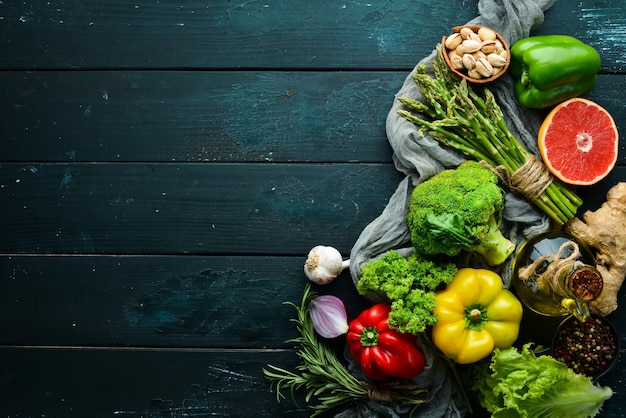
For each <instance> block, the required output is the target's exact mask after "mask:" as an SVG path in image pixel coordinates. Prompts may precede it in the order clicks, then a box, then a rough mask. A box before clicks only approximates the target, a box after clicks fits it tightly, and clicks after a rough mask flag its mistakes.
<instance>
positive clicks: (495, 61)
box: [487, 53, 506, 67]
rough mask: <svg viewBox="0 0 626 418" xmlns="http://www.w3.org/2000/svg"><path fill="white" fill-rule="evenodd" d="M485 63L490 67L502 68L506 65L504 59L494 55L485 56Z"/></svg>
mask: <svg viewBox="0 0 626 418" xmlns="http://www.w3.org/2000/svg"><path fill="white" fill-rule="evenodd" d="M487 61H489V64H491V66H492V67H504V66H505V65H506V58H504V57H502V56H500V55H498V54H495V53H493V54H489V55H487Z"/></svg>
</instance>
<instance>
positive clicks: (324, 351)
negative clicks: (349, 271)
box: [263, 284, 428, 417]
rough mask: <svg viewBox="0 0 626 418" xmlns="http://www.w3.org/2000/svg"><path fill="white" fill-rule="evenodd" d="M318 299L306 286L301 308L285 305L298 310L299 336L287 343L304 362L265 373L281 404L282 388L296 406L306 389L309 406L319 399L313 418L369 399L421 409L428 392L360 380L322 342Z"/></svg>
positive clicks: (410, 386) (269, 368)
mask: <svg viewBox="0 0 626 418" xmlns="http://www.w3.org/2000/svg"><path fill="white" fill-rule="evenodd" d="M315 296H316V294H315V292H314V291H312V289H311V286H310V285H308V284H307V286H306V288H305V290H304V293H303V296H302V302H301V304H300V306H297V305H296V304H294V303H292V302H285V304H286V305H290V306H293V307H294V308H295V309H296V312H297V317H296V318H295V319H292V320H291V321H293V322H295V323H296V324H297V329H298V332H299V334H300V336H299V337H297V338H293V339H290V340H288V341H286V342H287V343H295V344H297V351H296V353H297V355H298V357H300V360H301V363H300V364H299V365H298V366H296V371H295V372H293V371H289V370H285V369H283V368H280V367H277V366H274V365H271V364H270V365H268V366H267V368H265V369H263V374H264V375H265V377H266V378H267V379H268V380H269V381H270V385H271V388H272V389H275V390H276V398H277V400H278V401H280V400H281V399H284V398H285V396H284V395H283V394H282V391H283V389H287V390H289V391H290V393H291V398H292V400H293V401H294V403H296V400H295V392H296V391H297V390H299V389H304V390H306V396H305V400H306V402H307V403H310V402H311V400H312V399H313V398H317V400H318V403H317V404H313V405H309V407H310V408H311V409H312V410H313V413H312V415H311V417H316V416H318V415H320V414H322V413H324V412H326V411H328V410H331V409H334V408H337V407H340V406H346V405H349V404H353V403H359V402H367V401H368V400H371V399H374V400H385V401H392V402H399V403H404V404H410V405H415V406H418V405H420V404H422V403H423V402H424V400H425V399H426V395H427V394H428V391H427V390H426V389H420V388H417V387H416V386H415V385H414V384H412V383H411V382H405V381H392V382H385V383H381V384H380V385H373V384H370V383H368V382H364V381H362V380H359V379H357V378H356V377H355V376H354V375H352V374H351V373H350V372H349V371H348V369H347V368H346V367H345V366H344V364H343V363H342V362H341V361H340V360H339V359H338V358H337V356H336V354H335V352H334V351H333V350H332V349H331V348H330V347H328V346H327V345H325V344H324V343H323V342H322V341H320V340H319V339H318V338H317V336H316V334H315V330H314V329H313V321H312V320H311V317H310V315H309V309H310V305H311V301H312V299H313V298H314V297H315Z"/></svg>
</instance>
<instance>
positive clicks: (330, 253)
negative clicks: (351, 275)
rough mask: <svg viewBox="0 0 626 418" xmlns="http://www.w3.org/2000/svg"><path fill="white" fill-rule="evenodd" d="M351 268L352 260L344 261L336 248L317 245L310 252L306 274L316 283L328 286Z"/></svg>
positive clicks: (305, 268)
mask: <svg viewBox="0 0 626 418" xmlns="http://www.w3.org/2000/svg"><path fill="white" fill-rule="evenodd" d="M349 266H350V260H346V261H343V259H342V257H341V253H339V250H337V249H336V248H333V247H329V246H324V245H317V246H315V247H313V248H312V249H311V251H309V255H308V257H307V259H306V262H305V263H304V274H306V276H307V277H308V278H309V280H311V281H312V282H314V283H317V284H328V283H330V282H332V281H333V280H335V277H337V276H338V275H339V273H341V272H342V271H343V270H344V269H345V268H347V267H349Z"/></svg>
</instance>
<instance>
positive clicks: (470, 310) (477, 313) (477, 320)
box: [465, 303, 489, 331]
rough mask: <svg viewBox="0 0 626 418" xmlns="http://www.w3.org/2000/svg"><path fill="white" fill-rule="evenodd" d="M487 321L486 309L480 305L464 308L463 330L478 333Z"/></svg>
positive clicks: (475, 304)
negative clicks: (466, 329)
mask: <svg viewBox="0 0 626 418" xmlns="http://www.w3.org/2000/svg"><path fill="white" fill-rule="evenodd" d="M488 321H489V318H487V309H486V308H485V307H484V306H483V305H481V304H480V303H474V304H473V305H470V306H468V307H467V308H465V328H469V329H472V330H474V331H480V330H481V329H482V327H483V326H485V324H486V323H487V322H488Z"/></svg>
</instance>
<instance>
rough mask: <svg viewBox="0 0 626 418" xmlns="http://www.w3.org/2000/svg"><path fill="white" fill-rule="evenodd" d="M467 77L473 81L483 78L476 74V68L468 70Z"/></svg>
mask: <svg viewBox="0 0 626 418" xmlns="http://www.w3.org/2000/svg"><path fill="white" fill-rule="evenodd" d="M467 75H468V76H469V77H470V78H473V79H475V80H480V79H481V78H483V76H482V75H481V74H480V73H479V72H478V70H477V69H476V68H473V69H471V70H469V71H468V72H467Z"/></svg>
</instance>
